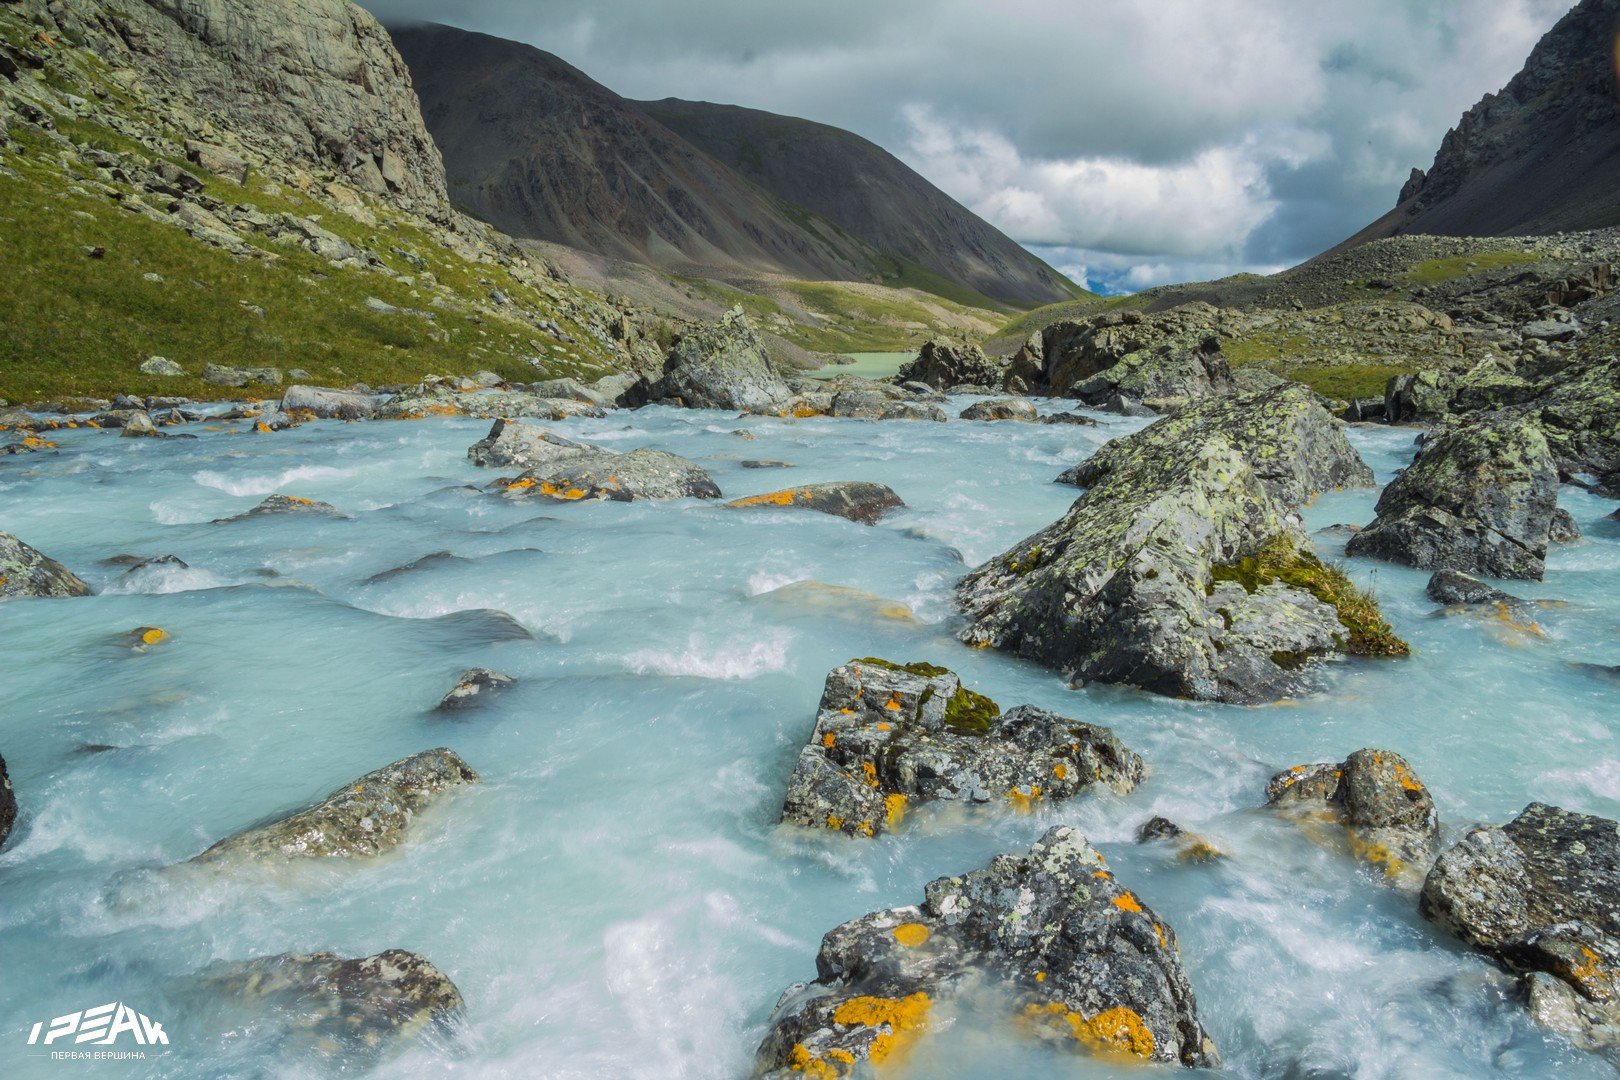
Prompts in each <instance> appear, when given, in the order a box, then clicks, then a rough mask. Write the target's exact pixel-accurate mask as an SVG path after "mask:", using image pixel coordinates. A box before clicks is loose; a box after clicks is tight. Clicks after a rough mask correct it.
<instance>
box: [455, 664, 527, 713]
mask: <svg viewBox="0 0 1620 1080" xmlns="http://www.w3.org/2000/svg"><path fill="white" fill-rule="evenodd" d="M512 682H513V679H512V676H510V675H502V674H501V673H500V672H498V671H491V670H490V669H489V668H469V669H467V670H466V671H463V672H462V673H461V674H460V675H459V676H458V677H457V678H456V685H455V686H453V687H451V688H450V692H449V693H448V694H446V695H444V697H443V699H442V700H440V702H439V708H440V709H464V708H466V707H467V706H469V705H476V704H477V703H478V702H479V701H480V700H482V699H485V698H489V697H493V696H494V695H495V694H498V693H500V692H501V691H502V690H505V689H506V688H507V687H509V686H511V685H512Z"/></svg>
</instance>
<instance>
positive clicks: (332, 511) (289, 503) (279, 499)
mask: <svg viewBox="0 0 1620 1080" xmlns="http://www.w3.org/2000/svg"><path fill="white" fill-rule="evenodd" d="M277 514H309V515H312V516H315V517H330V518H346V517H348V516H349V515H348V514H345V513H344V512H343V511H341V510H339V509H338V508H337V507H335V506H333V505H332V504H331V503H323V502H318V501H317V500H315V499H304V498H300V497H298V496H296V495H281V494H275V495H271V496H269V497H268V498H266V499H265V500H264V501H263V502H262V503H260V504H259V505H258V506H255V507H254V508H253V509H251V510H244V511H243V512H242V513H240V514H232V515H231V516H230V517H222V518H215V519H214V524H215V525H226V524H229V523H230V522H233V521H247V520H249V519H251V518H259V517H270V516H274V515H277Z"/></svg>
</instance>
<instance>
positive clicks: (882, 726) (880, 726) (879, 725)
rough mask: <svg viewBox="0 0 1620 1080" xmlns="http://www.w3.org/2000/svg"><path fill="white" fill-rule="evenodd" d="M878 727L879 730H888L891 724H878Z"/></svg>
mask: <svg viewBox="0 0 1620 1080" xmlns="http://www.w3.org/2000/svg"><path fill="white" fill-rule="evenodd" d="M877 729H878V730H879V731H888V730H889V725H888V724H878V725H877Z"/></svg>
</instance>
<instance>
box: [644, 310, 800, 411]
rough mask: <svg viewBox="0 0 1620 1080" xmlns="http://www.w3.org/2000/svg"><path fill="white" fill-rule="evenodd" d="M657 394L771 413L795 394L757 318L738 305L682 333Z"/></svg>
mask: <svg viewBox="0 0 1620 1080" xmlns="http://www.w3.org/2000/svg"><path fill="white" fill-rule="evenodd" d="M654 397H656V398H658V399H661V400H665V401H670V400H674V401H678V402H679V403H681V404H683V405H685V406H686V407H687V408H689V409H737V410H740V411H742V412H753V413H771V412H776V411H778V410H780V409H782V408H783V407H784V405H785V404H786V402H787V401H788V400H789V399H790V398H792V397H793V392H792V391H791V390H789V389H788V385H787V383H786V382H784V381H783V380H782V376H781V375H780V374H778V373H777V371H776V367H775V365H773V364H772V363H771V358H770V356H769V354H768V353H767V352H766V351H765V343H764V341H762V340H761V339H760V336H759V334H758V332H757V331H755V329H754V325H753V323H751V322H750V321H749V320H748V317H747V316H746V315H744V314H743V312H742V309H741V308H733V309H732V310H731V311H729V312H727V313H726V315H724V316H723V317H722V318H721V319H720V322H719V323H717V324H716V325H714V326H708V327H703V328H701V329H698V330H693V331H691V332H689V333H686V334H683V335H682V336H681V339H680V341H678V342H676V343H675V347H674V349H672V350H670V354H669V362H668V364H666V365H665V367H664V377H663V379H662V381H660V383H659V384H658V386H657V388H656V393H655V394H654Z"/></svg>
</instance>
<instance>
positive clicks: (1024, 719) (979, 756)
mask: <svg viewBox="0 0 1620 1080" xmlns="http://www.w3.org/2000/svg"><path fill="white" fill-rule="evenodd" d="M1141 778H1142V759H1141V758H1140V757H1138V756H1137V755H1136V754H1135V753H1134V752H1132V751H1131V750H1129V749H1128V748H1126V747H1125V746H1124V744H1122V743H1121V742H1120V741H1119V740H1118V739H1117V738H1115V737H1114V733H1113V732H1111V731H1109V730H1108V729H1107V728H1102V727H1097V726H1095V725H1093V724H1086V723H1082V722H1080V721H1078V720H1070V719H1069V718H1067V717H1064V716H1059V715H1058V714H1056V713H1053V712H1048V711H1047V710H1045V709H1038V708H1035V707H1034V706H1032V705H1022V706H1019V707H1018V708H1016V709H1012V710H1010V711H1008V712H1005V713H1003V712H1002V711H1001V709H1000V707H999V706H997V705H996V703H995V702H994V701H991V700H990V699H989V698H987V697H984V696H983V695H981V694H977V693H974V692H973V691H972V690H969V689H967V688H966V687H964V686H963V685H962V682H961V679H960V678H958V677H957V675H956V674H955V673H954V672H951V671H948V670H946V669H945V668H942V667H936V666H934V665H932V664H904V665H901V664H893V663H890V662H889V661H887V660H876V659H871V658H868V659H865V660H851V661H850V662H849V663H847V664H845V665H843V666H842V667H838V668H834V669H833V671H832V672H831V674H829V675H828V676H827V683H826V686H825V688H824V689H823V690H822V694H821V704H820V705H819V706H818V710H817V713H816V726H815V730H814V731H813V732H812V733H811V737H810V742H809V744H808V745H807V746H805V748H804V749H803V750H802V751H800V753H799V761H798V764H796V765H795V766H794V769H793V778H792V779H791V780H790V781H789V782H788V792H787V798H786V800H785V801H784V802H783V805H782V821H783V822H785V823H788V824H793V825H804V826H809V827H812V828H827V829H837V830H841V831H842V832H845V833H848V834H849V835H851V836H875V835H876V834H878V833H881V832H886V831H888V830H889V829H891V828H893V827H894V826H895V825H897V824H899V822H900V819H901V818H902V817H903V816H904V814H905V812H906V810H907V808H908V807H910V806H916V805H919V804H921V803H925V802H933V801H935V800H939V799H947V800H954V801H959V802H966V803H976V804H988V803H999V804H1002V805H1008V806H1011V807H1013V808H1015V809H1020V810H1025V811H1027V810H1029V809H1030V808H1031V806H1032V804H1034V803H1036V802H1039V801H1041V800H1043V799H1047V800H1053V801H1057V800H1062V799H1068V798H1072V797H1073V796H1075V795H1078V794H1080V793H1081V792H1083V791H1085V790H1087V789H1089V788H1091V787H1092V786H1093V785H1095V784H1104V785H1106V786H1108V787H1109V788H1111V789H1112V790H1113V791H1115V792H1116V793H1118V794H1121V795H1123V794H1125V793H1126V792H1128V791H1130V790H1131V789H1133V788H1134V787H1135V786H1136V784H1137V781H1139V780H1140V779H1141Z"/></svg>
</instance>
